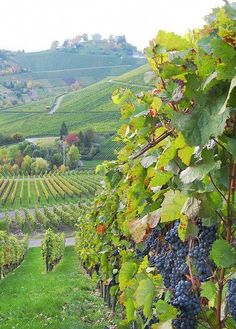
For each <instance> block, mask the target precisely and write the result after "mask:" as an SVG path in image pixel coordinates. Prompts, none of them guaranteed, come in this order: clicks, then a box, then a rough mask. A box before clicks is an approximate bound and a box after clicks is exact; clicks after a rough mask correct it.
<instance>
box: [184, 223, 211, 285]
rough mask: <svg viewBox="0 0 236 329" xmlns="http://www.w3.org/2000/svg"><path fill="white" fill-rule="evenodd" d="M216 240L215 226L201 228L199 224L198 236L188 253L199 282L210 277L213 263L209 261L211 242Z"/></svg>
mask: <svg viewBox="0 0 236 329" xmlns="http://www.w3.org/2000/svg"><path fill="white" fill-rule="evenodd" d="M215 240H216V226H215V225H213V226H210V227H207V226H202V225H201V224H199V235H198V239H197V240H196V241H195V244H194V246H193V247H192V248H191V249H190V251H189V256H190V257H192V259H193V264H194V266H195V269H196V271H197V274H198V277H199V280H200V281H201V282H204V281H206V280H207V279H208V278H209V277H210V276H211V275H212V270H213V268H214V263H213V262H212V261H211V260H210V259H209V255H210V251H211V247H212V244H213V242H214V241H215Z"/></svg>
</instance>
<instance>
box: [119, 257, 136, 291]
mask: <svg viewBox="0 0 236 329" xmlns="http://www.w3.org/2000/svg"><path fill="white" fill-rule="evenodd" d="M137 270H138V265H137V264H136V263H134V262H126V263H123V264H122V266H121V269H120V273H119V285H120V289H121V290H124V289H125V288H126V287H127V286H128V284H129V281H130V280H131V279H132V278H133V276H134V275H135V273H136V272H137Z"/></svg>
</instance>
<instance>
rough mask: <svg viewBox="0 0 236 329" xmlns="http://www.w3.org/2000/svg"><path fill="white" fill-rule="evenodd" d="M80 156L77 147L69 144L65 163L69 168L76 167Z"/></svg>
mask: <svg viewBox="0 0 236 329" xmlns="http://www.w3.org/2000/svg"><path fill="white" fill-rule="evenodd" d="M80 157H81V156H80V152H79V149H78V148H77V147H76V146H75V145H71V147H70V149H69V151H68V153H67V164H68V166H69V167H70V169H76V168H78V165H79V160H80Z"/></svg>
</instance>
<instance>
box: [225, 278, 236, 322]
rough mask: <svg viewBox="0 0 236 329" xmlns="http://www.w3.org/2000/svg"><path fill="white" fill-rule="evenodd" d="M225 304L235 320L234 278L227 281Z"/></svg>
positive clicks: (235, 291) (235, 296)
mask: <svg viewBox="0 0 236 329" xmlns="http://www.w3.org/2000/svg"><path fill="white" fill-rule="evenodd" d="M227 304H228V308H229V313H230V315H231V316H232V317H233V319H234V320H235V321H236V279H231V280H229V282H228V294H227Z"/></svg>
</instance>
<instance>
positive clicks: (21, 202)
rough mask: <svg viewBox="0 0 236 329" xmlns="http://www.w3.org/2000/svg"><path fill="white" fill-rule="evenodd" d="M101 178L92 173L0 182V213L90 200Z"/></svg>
mask: <svg viewBox="0 0 236 329" xmlns="http://www.w3.org/2000/svg"><path fill="white" fill-rule="evenodd" d="M100 180H101V176H98V175H95V174H94V173H93V172H89V171H82V172H76V173H74V172H70V173H69V174H65V175H58V174H50V173H49V174H46V175H43V176H22V177H20V176H19V177H2V178H0V209H2V210H6V209H17V208H30V207H34V205H38V206H44V205H47V204H49V205H50V204H57V203H58V204H61V203H66V202H71V201H74V202H76V201H78V199H81V198H84V197H87V198H89V197H92V196H93V195H94V194H95V192H96V190H97V189H98V187H99V185H100Z"/></svg>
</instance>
